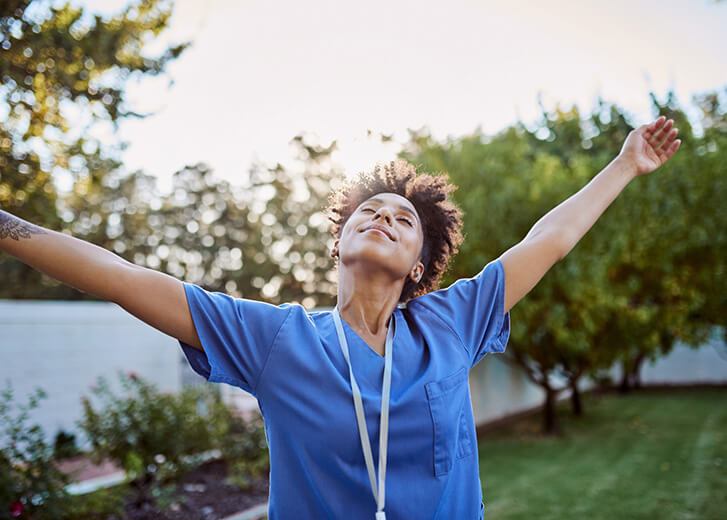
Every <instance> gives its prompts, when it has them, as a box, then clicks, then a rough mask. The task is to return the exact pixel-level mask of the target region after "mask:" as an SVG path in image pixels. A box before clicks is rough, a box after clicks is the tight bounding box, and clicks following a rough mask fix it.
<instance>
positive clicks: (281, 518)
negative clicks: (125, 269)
mask: <svg viewBox="0 0 727 520" xmlns="http://www.w3.org/2000/svg"><path fill="white" fill-rule="evenodd" d="M184 288H185V293H186V295H187V301H188V303H189V308H190V311H191V313H192V319H193V320H194V324H195V327H196V329H197V333H198V335H199V338H200V341H201V342H202V345H203V347H204V352H202V351H201V350H199V349H195V348H193V347H191V346H189V345H187V344H185V343H184V342H181V341H180V344H181V346H182V350H183V352H184V354H185V355H186V357H187V359H188V361H189V363H190V365H191V366H192V368H193V369H194V370H195V371H196V372H197V373H198V374H200V375H202V376H204V377H205V378H206V379H207V380H208V381H211V382H222V383H228V384H230V385H234V386H237V387H240V388H242V389H243V390H245V391H247V392H249V393H251V394H252V395H253V396H255V397H256V398H257V399H258V404H259V406H260V410H261V412H262V414H263V419H264V423H265V434H266V438H267V442H268V447H269V452H270V496H269V502H268V517H269V518H270V520H293V519H309V518H311V519H323V518H330V519H341V518H345V519H347V520H359V519H360V520H372V519H373V518H374V513H375V512H376V501H375V500H374V496H373V493H372V491H371V485H370V483H369V477H368V473H367V470H366V463H365V461H364V456H363V452H362V450H361V443H360V439H359V433H358V426H357V423H356V412H355V409H354V403H353V394H352V392H351V383H350V381H349V373H348V365H347V364H346V360H345V358H344V357H343V352H342V351H341V347H340V346H339V344H338V337H337V336H336V329H335V324H334V321H333V314H332V311H331V310H327V311H319V312H308V311H306V309H305V308H304V307H303V306H302V305H299V304H290V303H283V304H280V305H273V304H269V303H265V302H260V301H256V300H249V299H245V298H234V297H232V296H229V295H226V294H223V293H219V292H209V291H206V290H204V289H202V288H201V287H199V286H197V285H195V284H191V283H187V282H185V283H184ZM504 290H505V273H504V270H503V266H502V263H501V262H500V260H499V259H497V260H493V261H491V262H490V263H489V264H487V265H486V266H485V267H484V268H483V269H482V271H480V272H479V273H478V274H477V275H476V276H474V277H472V278H462V279H459V280H457V281H456V282H455V283H453V284H452V285H450V286H449V287H447V288H445V289H439V290H436V291H432V292H430V293H427V294H425V295H422V296H419V297H417V298H413V299H411V300H409V301H408V302H407V303H406V304H400V305H399V306H398V307H397V308H396V309H395V310H394V314H393V316H394V319H395V320H396V321H395V323H396V328H395V335H394V341H393V367H392V379H391V402H390V405H389V445H388V456H387V463H386V502H385V507H384V511H385V512H386V518H387V520H411V519H416V520H419V519H435V518H436V519H446V520H451V519H455V518H456V519H465V520H466V519H471V520H478V519H481V518H483V517H484V504H483V502H482V486H481V482H480V475H479V468H478V456H477V437H476V435H475V423H474V417H473V414H472V403H471V401H470V391H469V384H468V374H469V371H470V369H471V368H472V367H473V366H474V365H476V364H477V363H478V362H479V361H480V360H481V359H482V358H483V357H484V356H485V355H486V354H487V353H490V352H504V350H505V346H506V345H507V341H508V338H509V335H510V313H509V312H508V313H507V314H504V313H503V311H504ZM343 328H344V332H345V334H346V339H347V340H348V343H349V350H350V356H351V364H352V366H353V371H354V375H355V376H356V381H357V382H358V385H359V387H360V389H361V395H362V399H363V404H364V410H365V414H366V423H367V426H368V433H369V439H370V440H371V449H372V453H374V454H378V452H379V418H380V413H381V390H382V382H383V370H384V357H383V356H381V355H379V354H378V353H377V352H376V351H374V350H373V349H372V348H371V347H369V346H368V344H367V343H366V342H364V341H363V340H362V339H361V338H360V337H359V336H358V334H357V333H356V332H354V330H353V329H352V328H351V327H350V326H349V325H348V323H346V322H345V320H343ZM374 465H375V466H376V468H378V455H375V457H374ZM377 471H378V469H377Z"/></svg>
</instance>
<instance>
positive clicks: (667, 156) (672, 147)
mask: <svg viewBox="0 0 727 520" xmlns="http://www.w3.org/2000/svg"><path fill="white" fill-rule="evenodd" d="M681 144H682V140H681V139H677V140H676V141H674V142H673V143H671V145H670V146H669V147H668V148H667V149H666V150H665V151H663V156H662V154H659V158H660V159H662V163H663V162H665V161H668V160H669V159H670V158H671V156H672V155H674V154H675V153H676V152H677V150H678V149H679V146H680V145H681Z"/></svg>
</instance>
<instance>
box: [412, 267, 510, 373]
mask: <svg viewBox="0 0 727 520" xmlns="http://www.w3.org/2000/svg"><path fill="white" fill-rule="evenodd" d="M419 299H421V303H423V304H424V305H426V306H427V307H429V308H430V309H431V310H432V312H434V313H435V314H436V315H437V316H439V317H440V318H441V319H442V321H444V322H445V323H446V324H447V325H448V326H449V327H450V328H451V329H452V330H453V331H454V332H455V334H457V336H458V337H459V339H460V341H461V342H462V344H463V345H464V347H465V349H466V350H467V353H468V355H469V359H470V366H471V367H473V366H475V365H476V364H477V363H479V361H480V360H481V359H482V358H483V357H484V356H485V355H486V354H488V353H490V352H492V353H502V352H504V351H505V347H506V346H507V341H508V339H509V337H510V313H509V312H508V313H507V314H505V313H504V309H505V270H504V268H503V265H502V262H501V261H500V259H499V258H498V259H496V260H493V261H492V262H490V263H488V264H487V265H486V266H485V267H484V268H483V269H482V271H480V272H479V273H477V274H476V275H475V276H473V277H472V278H460V279H459V280H457V281H455V282H454V283H453V284H452V285H450V286H449V287H447V288H445V289H440V290H437V291H433V292H431V293H428V294H425V295H424V296H421V297H420V298H418V300H419Z"/></svg>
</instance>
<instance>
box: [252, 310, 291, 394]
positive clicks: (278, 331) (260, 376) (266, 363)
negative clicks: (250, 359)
mask: <svg viewBox="0 0 727 520" xmlns="http://www.w3.org/2000/svg"><path fill="white" fill-rule="evenodd" d="M294 308H295V306H294V305H291V307H290V309H289V310H288V314H287V315H286V316H285V319H284V320H283V322H282V323H281V324H280V327H278V330H277V331H276V332H275V336H273V341H272V342H271V343H270V348H268V349H267V350H268V355H267V357H266V358H265V363H263V367H262V368H261V369H260V374H258V376H257V380H256V381H255V385H254V386H252V391H253V392H255V394H257V387H258V385H259V384H260V379H262V376H263V373H264V372H265V369H266V368H268V360H269V359H270V356H271V354H272V353H273V349H274V348H275V344H276V341H277V340H278V335H279V334H280V331H281V330H283V325H285V323H286V322H287V321H288V319H289V318H290V315H291V314H292V313H293V309H294Z"/></svg>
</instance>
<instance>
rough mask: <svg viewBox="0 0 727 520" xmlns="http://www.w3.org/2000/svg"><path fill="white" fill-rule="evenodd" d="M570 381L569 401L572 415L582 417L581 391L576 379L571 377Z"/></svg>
mask: <svg viewBox="0 0 727 520" xmlns="http://www.w3.org/2000/svg"><path fill="white" fill-rule="evenodd" d="M569 383H570V390H571V394H570V403H571V409H572V411H573V415H575V416H576V417H583V403H582V401H581V392H580V390H578V379H577V378H573V379H571V380H570V381H569Z"/></svg>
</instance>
